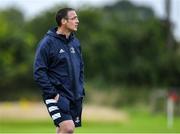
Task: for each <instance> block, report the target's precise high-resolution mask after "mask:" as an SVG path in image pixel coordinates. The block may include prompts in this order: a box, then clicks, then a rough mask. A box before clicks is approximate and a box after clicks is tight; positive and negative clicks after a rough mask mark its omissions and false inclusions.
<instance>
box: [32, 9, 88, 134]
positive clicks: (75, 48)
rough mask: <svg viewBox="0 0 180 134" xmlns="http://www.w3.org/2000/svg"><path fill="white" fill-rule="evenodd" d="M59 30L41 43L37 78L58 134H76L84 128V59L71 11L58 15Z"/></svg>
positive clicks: (73, 15) (53, 31)
mask: <svg viewBox="0 0 180 134" xmlns="http://www.w3.org/2000/svg"><path fill="white" fill-rule="evenodd" d="M56 22H57V25H58V26H57V27H56V28H53V29H50V30H49V31H48V32H47V33H46V35H45V36H44V38H43V39H42V40H41V41H40V43H39V46H38V48H37V51H36V56H35V60H34V79H35V81H36V82H37V83H38V84H39V85H40V87H41V88H42V91H43V100H44V102H45V104H46V106H47V109H48V112H49V114H50V116H51V118H52V120H53V121H54V124H55V125H56V127H57V133H58V134H59V133H73V132H74V128H75V127H79V126H81V112H82V100H83V97H84V95H85V94H84V88H83V60H82V54H81V49H80V43H79V40H78V39H77V38H76V37H75V34H74V32H76V31H77V28H78V24H79V20H78V17H77V14H76V11H75V10H74V9H72V8H63V9H60V10H59V11H58V12H57V14H56Z"/></svg>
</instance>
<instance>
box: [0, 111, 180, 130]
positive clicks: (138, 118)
mask: <svg viewBox="0 0 180 134" xmlns="http://www.w3.org/2000/svg"><path fill="white" fill-rule="evenodd" d="M129 115H130V117H129V120H128V121H127V122H124V123H122V122H100V121H97V122H87V121H84V122H83V126H82V127H81V128H77V129H76V133H120V132H127V133H132V132H136V133H140V132H141V133H178V132H179V133H180V117H176V118H175V119H174V126H173V128H171V129H168V128H167V122H166V116H165V115H164V114H158V115H152V114H150V113H147V112H136V111H129ZM0 133H55V128H54V125H53V124H52V122H51V120H41V121H36V120H32V121H30V120H29V121H27V120H19V121H15V120H5V119H3V120H0Z"/></svg>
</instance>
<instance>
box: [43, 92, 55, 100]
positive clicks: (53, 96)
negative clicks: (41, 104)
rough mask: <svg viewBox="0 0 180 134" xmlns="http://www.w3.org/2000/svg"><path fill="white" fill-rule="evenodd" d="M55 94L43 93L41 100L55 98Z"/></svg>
mask: <svg viewBox="0 0 180 134" xmlns="http://www.w3.org/2000/svg"><path fill="white" fill-rule="evenodd" d="M56 95H57V93H43V99H44V100H46V99H54V98H55V97H56Z"/></svg>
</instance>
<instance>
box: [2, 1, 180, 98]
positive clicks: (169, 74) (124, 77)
mask: <svg viewBox="0 0 180 134" xmlns="http://www.w3.org/2000/svg"><path fill="white" fill-rule="evenodd" d="M61 7H63V6H56V7H54V8H52V9H49V10H47V11H45V12H43V13H41V14H39V15H38V16H35V17H34V18H32V19H30V20H25V19H24V15H23V13H22V12H21V11H20V10H18V9H16V8H8V9H5V10H0V20H1V21H0V68H1V70H0V75H1V77H0V89H1V90H2V91H1V95H0V98H1V100H4V99H7V97H6V96H5V94H9V95H10V94H12V95H10V96H11V97H10V98H13V96H14V98H16V97H15V96H16V95H14V93H15V92H16V91H23V90H24V89H31V90H27V92H34V93H37V91H36V90H37V89H36V85H35V84H34V81H33V77H32V65H33V59H34V54H35V49H36V47H37V45H38V42H39V41H40V39H41V38H42V37H43V36H44V34H45V33H46V32H47V30H48V29H49V28H51V27H52V26H55V25H56V24H55V13H56V11H57V9H59V8H61ZM78 15H79V20H80V26H79V30H78V32H77V36H78V38H79V39H80V41H81V45H82V50H83V56H84V60H85V79H86V81H92V80H93V79H97V78H100V79H101V80H102V81H104V83H106V84H115V85H116V84H117V85H121V84H122V85H126V86H149V87H157V86H166V87H168V86H179V82H178V80H179V79H180V78H179V76H180V75H179V74H180V63H179V59H180V55H179V50H180V49H179V45H177V43H176V41H175V40H174V41H173V42H174V46H175V48H176V50H175V49H172V50H169V49H168V48H167V47H166V37H167V28H166V27H167V26H166V23H165V22H164V21H163V20H160V19H159V18H158V17H156V16H155V15H154V12H153V11H152V9H150V8H147V7H143V6H136V5H133V4H132V3H130V2H129V1H119V2H117V3H116V4H114V5H111V6H105V7H102V8H82V9H80V10H79V11H78ZM22 81H23V82H22ZM35 91H36V92H35ZM17 98H18V97H17Z"/></svg>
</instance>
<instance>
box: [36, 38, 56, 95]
mask: <svg viewBox="0 0 180 134" xmlns="http://www.w3.org/2000/svg"><path fill="white" fill-rule="evenodd" d="M49 56H50V51H49V48H48V45H47V42H44V41H42V42H40V44H39V47H38V48H37V50H36V55H35V60H34V68H33V71H34V79H35V81H36V82H37V83H38V85H39V86H40V87H41V88H42V91H43V98H44V99H51V98H54V97H55V96H56V95H57V91H56V89H55V88H54V86H53V85H52V84H51V82H50V80H49V78H48V64H49V58H50V57H49Z"/></svg>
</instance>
